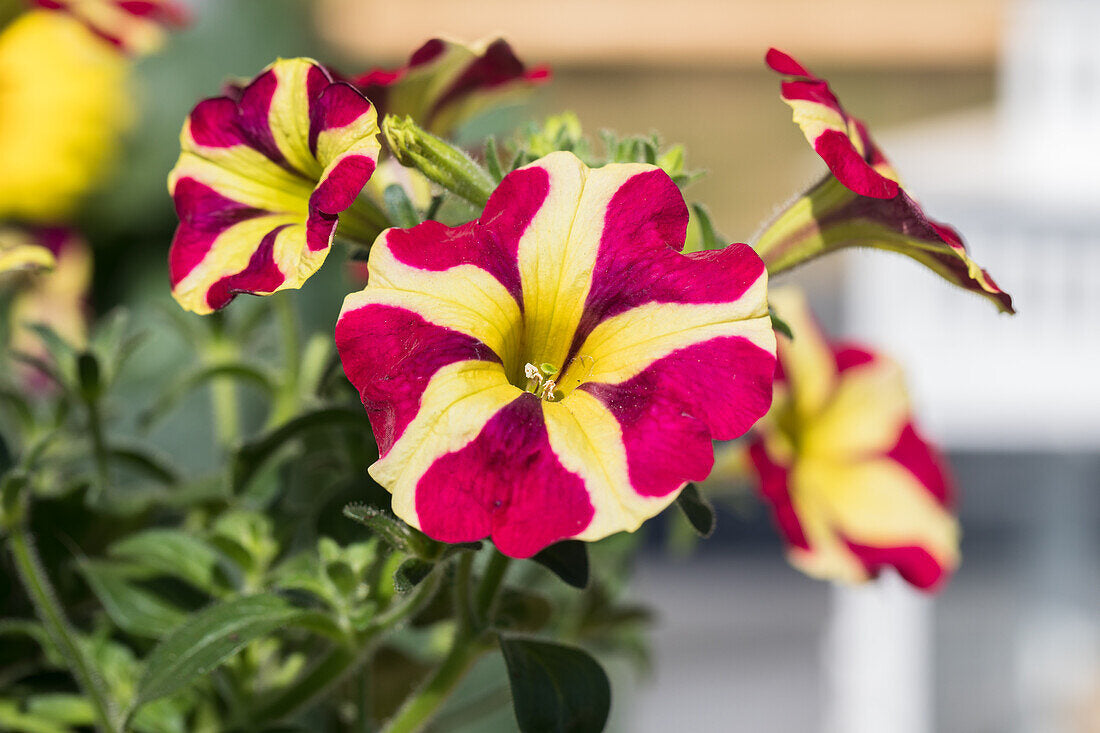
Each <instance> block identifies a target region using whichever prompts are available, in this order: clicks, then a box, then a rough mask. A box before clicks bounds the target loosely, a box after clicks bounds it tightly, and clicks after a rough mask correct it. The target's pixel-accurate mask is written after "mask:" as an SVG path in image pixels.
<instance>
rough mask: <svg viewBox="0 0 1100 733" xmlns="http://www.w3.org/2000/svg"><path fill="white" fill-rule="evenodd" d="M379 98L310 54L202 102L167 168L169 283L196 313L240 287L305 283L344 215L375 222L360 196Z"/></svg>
mask: <svg viewBox="0 0 1100 733" xmlns="http://www.w3.org/2000/svg"><path fill="white" fill-rule="evenodd" d="M377 136H378V122H377V117H376V114H375V110H374V107H373V106H372V105H371V103H370V102H368V101H367V100H366V99H365V98H364V97H363V95H362V94H360V93H359V92H358V91H356V90H355V88H353V87H352V86H351V85H350V84H347V83H344V82H337V81H334V80H333V78H332V76H331V75H330V74H329V72H328V71H327V70H326V69H325V68H324V67H322V66H321V65H319V64H317V63H316V62H314V61H311V60H309V59H289V60H279V61H276V62H275V63H273V64H272V65H271V66H269V67H268V68H267V69H266V70H264V72H263V73H261V74H260V75H259V76H258V77H256V78H255V79H254V80H252V82H251V83H250V84H248V85H247V86H245V87H240V88H236V87H233V88H230V89H229V90H228V94H227V95H226V96H222V97H216V98H213V99H207V100H205V101H203V102H200V103H199V105H198V106H196V107H195V109H194V110H193V111H192V112H191V115H190V116H189V117H188V118H187V120H186V122H184V125H183V132H182V133H181V134H180V145H181V148H182V152H181V154H180V158H179V161H178V162H177V163H176V167H175V168H173V169H172V172H171V174H170V175H169V178H168V187H169V190H170V191H171V193H172V196H173V198H174V200H175V204H176V212H177V213H178V214H179V217H180V226H179V229H177V230H176V236H175V238H174V239H173V241H172V250H171V253H170V255H169V270H170V275H171V281H172V294H173V296H175V298H176V300H177V301H178V302H179V303H180V305H181V306H183V307H184V308H186V309H187V310H191V311H194V312H196V313H209V312H211V311H213V310H216V309H218V308H221V307H223V306H224V305H226V304H227V303H228V302H229V301H230V300H232V299H233V297H234V296H235V295H237V294H238V293H253V294H258V295H268V294H270V293H273V292H275V291H277V290H284V289H288V288H298V287H301V285H302V283H303V282H305V280H306V279H307V278H309V276H310V275H312V274H313V273H314V272H316V270H317V268H318V267H320V266H321V264H322V263H323V262H324V260H325V257H326V256H327V255H328V251H329V248H330V246H331V244H332V241H333V237H334V236H335V233H336V228H337V224H338V223H339V224H340V225H341V227H358V228H361V229H365V230H370V229H371V227H376V228H374V229H373V233H375V234H376V233H377V232H378V231H379V230H380V229H381V228H382V227H381V226H379V225H378V223H377V222H376V221H369V219H370V217H371V216H372V213H371V210H370V209H369V208H368V207H367V205H366V203H365V202H364V201H363V200H362V199H358V200H357V197H358V195H359V193H360V191H362V189H363V186H364V185H365V184H366V183H367V180H368V179H369V178H370V177H371V175H372V174H373V172H374V169H375V165H376V163H377V160H378V152H379V147H380V146H379V142H378V139H377Z"/></svg>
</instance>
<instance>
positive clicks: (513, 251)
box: [386, 167, 550, 303]
mask: <svg viewBox="0 0 1100 733" xmlns="http://www.w3.org/2000/svg"><path fill="white" fill-rule="evenodd" d="M549 193H550V176H549V174H548V173H547V172H546V169H545V168H539V167H534V168H525V169H522V170H518V171H513V172H512V173H509V174H508V175H507V176H505V178H504V180H503V181H501V183H500V185H499V186H498V187H497V189H496V190H495V191H494V192H493V194H492V196H490V197H489V201H488V203H487V204H486V205H485V212H484V213H483V214H482V215H481V218H480V219H478V220H477V221H473V222H470V223H469V224H464V225H462V226H458V227H448V226H445V225H443V224H440V223H439V222H436V221H426V222H424V223H423V224H420V225H418V226H415V227H412V228H411V229H391V230H390V231H389V232H388V233H387V235H386V245H387V246H388V247H389V249H390V251H391V252H392V253H393V255H394V257H396V258H397V259H398V260H400V261H401V262H403V263H405V264H407V265H410V266H412V267H418V268H421V269H424V270H432V271H436V272H438V271H441V270H448V269H450V268H452V267H457V266H459V265H465V264H472V265H476V266H477V267H480V268H481V269H482V270H485V271H486V272H488V273H489V274H491V275H492V276H493V277H495V278H496V279H497V280H498V281H499V282H500V284H501V285H503V286H504V287H505V289H506V290H507V291H508V292H509V293H511V294H512V297H514V298H515V299H516V302H517V303H522V302H523V298H522V294H521V289H520V279H519V262H518V254H517V253H518V251H519V240H520V238H521V237H522V236H523V233H524V232H525V231H527V227H528V226H530V224H531V220H532V219H534V217H535V214H536V213H538V210H539V209H540V208H541V207H542V204H543V202H544V201H545V200H546V197H547V195H549Z"/></svg>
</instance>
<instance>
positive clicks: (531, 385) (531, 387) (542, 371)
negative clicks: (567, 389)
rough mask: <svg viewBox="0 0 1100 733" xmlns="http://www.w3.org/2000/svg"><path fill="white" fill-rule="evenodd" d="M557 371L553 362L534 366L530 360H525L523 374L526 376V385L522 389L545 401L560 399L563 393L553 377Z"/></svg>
mask: <svg viewBox="0 0 1100 733" xmlns="http://www.w3.org/2000/svg"><path fill="white" fill-rule="evenodd" d="M559 371H560V370H559V369H558V368H557V367H556V366H554V365H553V364H546V363H544V364H539V365H538V366H535V365H534V364H532V363H531V362H527V363H526V364H524V365H523V376H525V377H526V378H527V386H526V387H524V389H525V390H526V391H528V392H530V393H531V394H533V395H535V396H536V397H538V398H539V399H540V400H546V401H547V402H556V401H558V400H560V399H561V398H562V397H563V395H562V393H561V390H559V389H558V384H557V382H555V381H554V379H553V377H556V376H557V374H558V372H559Z"/></svg>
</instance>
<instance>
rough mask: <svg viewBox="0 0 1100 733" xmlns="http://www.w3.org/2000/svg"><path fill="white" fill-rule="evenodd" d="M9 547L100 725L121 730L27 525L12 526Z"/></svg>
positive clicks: (115, 731)
mask: <svg viewBox="0 0 1100 733" xmlns="http://www.w3.org/2000/svg"><path fill="white" fill-rule="evenodd" d="M8 547H9V549H10V550H11V555H12V559H13V560H14V561H15V568H16V571H17V573H18V575H19V579H20V581H22V583H23V588H24V589H25V590H26V592H27V595H28V596H30V599H31V601H32V603H33V604H34V610H35V614H36V615H37V616H38V618H39V620H40V621H42V625H43V626H45V627H46V633H47V634H49V636H50V640H51V641H52V642H53V643H54V644H55V645H56V646H57V648H58V650H59V651H60V652H61V655H62V656H63V657H64V658H65V660H66V662H67V663H68V665H69V670H70V671H71V672H72V674H73V677H75V678H76V680H77V682H78V683H79V684H80V687H81V689H83V690H84V693H85V694H86V695H87V696H88V698H89V700H90V702H91V703H92V709H93V710H94V711H95V717H96V724H97V726H98V727H99V728H100V729H101V730H103V731H108V732H109V733H121V731H122V727H121V724H120V723H119V718H118V714H117V708H116V706H115V705H114V703H113V702H112V701H111V698H110V695H109V693H108V691H107V687H106V685H105V684H104V682H103V678H102V677H100V676H99V674H98V673H97V671H96V669H95V665H94V664H93V663H92V660H90V659H89V658H88V655H87V653H86V651H85V649H84V648H83V647H82V646H81V644H80V642H79V640H78V639H77V636H76V631H75V630H74V629H73V628H72V626H71V625H70V624H69V620H68V619H67V618H66V617H65V612H64V611H63V610H62V609H61V604H60V603H59V602H58V600H57V594H56V593H55V592H54V589H53V586H52V585H51V584H50V579H49V577H48V576H47V575H46V571H45V569H44V568H43V567H42V561H41V560H40V559H39V558H38V553H37V552H36V551H35V549H34V542H33V540H32V539H31V536H30V532H29V531H28V530H27V528H26V526H25V525H20V526H17V527H15V528H13V529H12V532H11V535H10V536H9V537H8Z"/></svg>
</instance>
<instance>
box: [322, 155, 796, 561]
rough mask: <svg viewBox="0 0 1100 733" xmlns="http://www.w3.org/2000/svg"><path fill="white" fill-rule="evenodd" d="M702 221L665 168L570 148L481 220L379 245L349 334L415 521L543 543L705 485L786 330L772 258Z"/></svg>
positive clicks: (630, 526) (514, 544) (754, 406)
mask: <svg viewBox="0 0 1100 733" xmlns="http://www.w3.org/2000/svg"><path fill="white" fill-rule="evenodd" d="M687 222H688V212H687V208H686V206H685V205H684V200H683V198H682V197H681V195H680V192H679V190H678V189H677V188H676V185H675V184H674V183H673V182H672V180H671V179H670V178H669V177H668V176H667V175H666V174H665V173H664V172H662V171H661V170H659V169H657V168H655V167H653V166H646V165H608V166H606V167H604V168H600V169H595V170H590V169H589V168H587V167H586V166H585V165H584V164H583V163H581V162H580V160H578V159H577V158H576V156H574V155H573V154H572V153H554V154H552V155H549V156H547V157H546V158H543V159H541V160H538V161H536V162H535V163H533V164H531V165H529V166H527V167H525V168H521V169H519V170H516V171H514V172H512V173H510V174H509V175H508V176H507V177H505V179H504V181H503V182H502V183H501V184H500V186H499V188H497V190H496V191H495V192H494V193H493V195H492V197H491V198H490V199H489V202H488V204H487V205H486V207H485V211H484V213H483V215H482V216H481V218H480V219H478V220H476V221H473V222H470V223H468V224H465V225H462V226H459V227H454V228H451V227H446V226H444V225H442V224H439V223H437V222H432V221H429V222H425V223H423V224H421V225H419V226H416V227H413V228H411V229H404V230H399V229H391V230H387V231H386V232H384V233H383V234H382V236H380V237H379V238H378V241H377V242H376V243H375V245H374V247H373V249H372V250H371V254H370V260H369V263H368V269H369V275H368V277H369V279H368V285H367V287H366V288H365V289H364V290H362V291H361V292H359V293H354V294H352V295H349V296H348V297H347V299H346V300H345V301H344V308H343V311H342V313H341V316H340V320H339V322H338V324H337V327H336V344H337V347H338V349H339V352H340V357H341V359H342V361H343V365H344V370H345V372H346V373H347V375H348V378H349V379H350V380H351V382H352V384H353V385H355V387H356V388H357V389H358V390H359V392H360V395H361V396H362V400H363V405H364V406H365V407H366V409H367V412H368V414H369V416H370V419H371V423H372V425H373V426H374V431H375V436H376V438H377V441H378V447H379V455H380V458H379V460H378V461H377V462H376V463H375V464H374V465H373V466H372V467H371V475H372V476H373V477H374V478H375V479H376V480H377V481H378V482H379V483H380V484H381V485H382V486H384V487H385V488H387V489H388V490H389V491H390V492H392V493H393V506H394V511H395V512H396V513H397V514H398V515H399V516H400V517H401V518H403V519H404V520H405V521H407V522H409V523H410V524H412V525H413V526H416V527H419V528H420V529H421V530H423V531H424V532H426V533H427V534H428V535H430V536H432V537H434V538H436V539H439V540H442V541H445V542H461V541H471V540H477V539H481V538H483V537H487V536H491V537H492V538H493V540H494V541H495V543H496V544H497V547H499V548H500V550H501V551H502V552H504V553H506V554H508V555H512V556H515V557H527V556H530V555H533V554H534V553H536V552H538V551H539V550H541V549H542V548H544V547H546V546H547V545H549V544H552V543H554V542H557V541H559V540H562V539H566V538H579V539H582V540H596V539H599V538H601V537H604V536H606V535H609V534H611V533H614V532H618V531H622V530H626V531H633V530H634V529H636V528H637V527H638V526H639V525H640V524H641V523H642V522H643V521H644V520H645V519H647V518H649V517H651V516H653V515H655V514H657V513H658V512H659V511H661V510H662V509H663V508H664V507H666V506H667V505H668V504H669V503H670V502H672V501H673V499H674V498H675V497H676V495H677V494H678V492H679V490H680V489H681V488H682V487H683V486H684V484H685V482H687V481H691V480H699V479H702V478H705V477H706V475H707V474H708V472H709V471H710V468H711V464H712V463H713V460H714V456H713V449H712V447H711V439H712V438H732V437H735V436H738V435H741V434H742V433H744V431H746V430H747V429H748V428H749V427H750V426H751V425H752V424H753V422H755V421H756V420H757V419H758V418H759V417H760V416H761V415H762V414H763V413H764V412H765V411H766V410H767V407H768V404H769V402H770V399H771V379H772V375H773V372H774V367H775V356H774V350H775V337H774V334H773V333H772V332H771V330H770V322H769V319H768V317H767V305H766V302H765V301H766V284H767V274H766V272H765V269H764V266H763V263H762V262H761V261H760V259H759V258H758V257H757V256H756V255H755V253H753V251H752V250H751V249H750V248H749V247H747V246H745V245H740V244H734V245H730V246H729V247H727V248H725V249H722V250H715V251H709V252H696V253H693V254H691V255H683V254H681V253H680V250H681V249H682V248H683V244H684V236H685V232H686V227H687Z"/></svg>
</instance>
